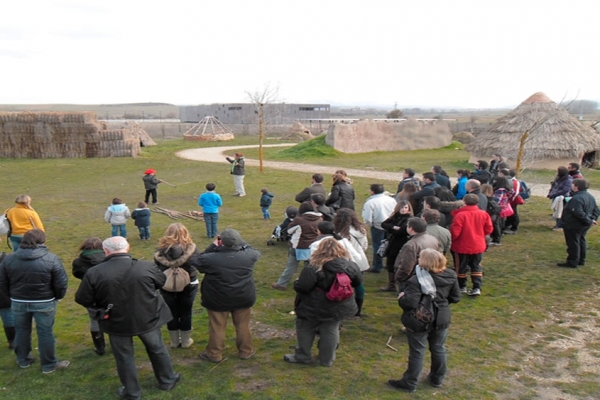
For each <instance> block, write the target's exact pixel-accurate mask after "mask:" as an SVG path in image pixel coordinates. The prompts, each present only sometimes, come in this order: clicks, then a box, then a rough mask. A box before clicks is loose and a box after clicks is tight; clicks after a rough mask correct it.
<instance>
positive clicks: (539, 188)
mask: <svg viewBox="0 0 600 400" xmlns="http://www.w3.org/2000/svg"><path fill="white" fill-rule="evenodd" d="M294 145H295V144H287V143H284V144H269V145H263V147H285V146H294ZM257 147H258V145H248V146H225V147H203V148H199V149H188V150H181V151H179V152H177V153H176V155H177V156H178V157H181V158H185V159H188V160H196V161H207V162H218V163H222V162H223V160H224V159H225V156H226V155H227V154H228V153H232V151H233V150H239V149H250V148H257ZM245 160H246V165H249V166H254V167H258V166H259V165H260V162H259V160H253V159H248V158H246V159H245ZM263 166H264V167H268V168H276V169H285V170H288V171H300V172H307V173H310V174H314V173H320V174H323V175H332V174H333V173H334V172H335V171H336V170H338V169H343V170H345V171H346V172H347V173H348V176H350V177H353V176H359V177H361V178H373V179H380V180H386V181H392V182H399V181H400V180H402V173H401V172H387V171H374V170H366V169H352V168H344V167H342V166H339V167H334V166H323V165H315V164H303V163H292V162H283V161H269V160H263ZM419 178H420V176H419ZM451 180H452V181H453V184H454V183H456V179H454V178H451ZM528 186H529V187H530V188H531V194H532V195H533V196H541V197H546V195H547V194H548V191H549V190H550V185H549V184H543V183H532V184H529V182H528ZM392 189H393V190H395V187H394V188H392ZM589 192H590V193H591V194H593V195H594V197H595V198H596V201H600V200H599V199H600V191H598V190H590V191H589Z"/></svg>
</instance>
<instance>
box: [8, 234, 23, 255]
mask: <svg viewBox="0 0 600 400" xmlns="http://www.w3.org/2000/svg"><path fill="white" fill-rule="evenodd" d="M21 240H23V235H20V236H14V235H10V243H11V244H12V251H17V249H18V248H19V245H20V244H21Z"/></svg>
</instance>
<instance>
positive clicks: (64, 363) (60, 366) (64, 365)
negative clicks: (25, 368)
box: [42, 360, 71, 374]
mask: <svg viewBox="0 0 600 400" xmlns="http://www.w3.org/2000/svg"><path fill="white" fill-rule="evenodd" d="M69 365H71V361H67V360H62V361H59V362H57V363H56V366H55V367H54V368H52V369H51V370H48V371H42V374H51V373H53V372H54V371H56V370H57V369H63V368H67V367H68V366H69Z"/></svg>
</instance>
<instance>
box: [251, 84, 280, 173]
mask: <svg viewBox="0 0 600 400" xmlns="http://www.w3.org/2000/svg"><path fill="white" fill-rule="evenodd" d="M246 94H247V95H248V98H249V99H250V101H251V102H252V103H254V106H255V107H256V112H257V114H258V159H259V162H260V168H259V170H260V172H263V141H264V139H265V111H264V105H265V104H269V103H275V102H277V101H280V100H279V85H277V86H271V84H270V83H269V82H267V83H266V84H265V85H264V86H263V88H262V89H257V90H255V91H253V92H246Z"/></svg>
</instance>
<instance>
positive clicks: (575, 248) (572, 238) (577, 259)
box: [563, 227, 590, 267]
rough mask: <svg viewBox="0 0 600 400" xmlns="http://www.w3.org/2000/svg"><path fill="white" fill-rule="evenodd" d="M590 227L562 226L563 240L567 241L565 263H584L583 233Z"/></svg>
mask: <svg viewBox="0 0 600 400" xmlns="http://www.w3.org/2000/svg"><path fill="white" fill-rule="evenodd" d="M589 229H590V228H589V227H588V228H585V229H566V228H563V233H564V235H565V242H566V243H567V264H569V266H571V267H576V266H578V265H583V264H585V256H586V252H587V249H586V246H587V243H586V241H585V235H587V232H588V230H589Z"/></svg>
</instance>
